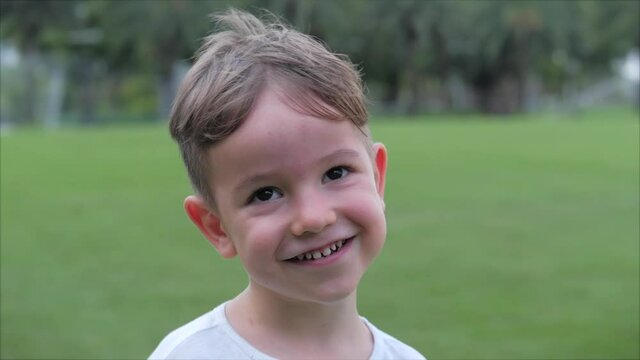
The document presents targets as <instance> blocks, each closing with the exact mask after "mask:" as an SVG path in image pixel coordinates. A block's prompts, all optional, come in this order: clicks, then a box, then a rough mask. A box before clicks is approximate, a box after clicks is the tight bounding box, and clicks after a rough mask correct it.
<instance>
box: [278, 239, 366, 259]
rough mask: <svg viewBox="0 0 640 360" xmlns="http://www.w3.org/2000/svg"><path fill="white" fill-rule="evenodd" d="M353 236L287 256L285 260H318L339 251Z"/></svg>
mask: <svg viewBox="0 0 640 360" xmlns="http://www.w3.org/2000/svg"><path fill="white" fill-rule="evenodd" d="M353 238H355V236H351V237H349V238H347V239H342V240H338V241H336V242H334V243H331V244H330V245H327V246H325V247H323V248H320V249H316V250H311V251H307V252H304V253H302V254H299V255H297V256H294V257H292V258H289V259H287V260H285V261H291V262H307V261H308V262H312V261H314V260H320V259H324V258H328V257H331V256H332V255H334V254H336V253H338V252H340V250H342V248H343V247H344V246H345V245H347V244H348V243H349V242H350V241H351V240H353Z"/></svg>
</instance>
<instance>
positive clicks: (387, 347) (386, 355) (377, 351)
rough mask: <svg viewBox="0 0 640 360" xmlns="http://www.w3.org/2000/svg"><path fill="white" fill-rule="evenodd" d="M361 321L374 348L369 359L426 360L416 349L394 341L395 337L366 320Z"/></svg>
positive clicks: (396, 340)
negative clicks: (369, 335)
mask: <svg viewBox="0 0 640 360" xmlns="http://www.w3.org/2000/svg"><path fill="white" fill-rule="evenodd" d="M362 320H363V321H364V322H365V324H367V326H368V327H369V330H370V331H371V333H372V334H373V339H374V347H373V353H372V354H371V356H370V359H421V360H426V358H425V357H424V355H422V354H420V353H419V352H418V351H417V350H416V349H414V348H412V347H411V346H409V345H407V344H405V343H403V342H402V341H400V340H398V339H396V338H395V337H393V336H391V335H389V334H387V333H385V332H384V331H382V330H380V329H378V328H377V327H376V326H375V325H373V324H372V323H370V322H369V321H368V320H367V319H366V318H362Z"/></svg>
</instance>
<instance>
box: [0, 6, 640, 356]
mask: <svg viewBox="0 0 640 360" xmlns="http://www.w3.org/2000/svg"><path fill="white" fill-rule="evenodd" d="M230 6H233V7H237V8H241V9H246V10H249V11H252V12H254V13H256V14H259V13H260V11H259V9H267V10H269V11H270V12H272V13H274V14H276V15H278V16H280V17H282V18H284V19H286V21H288V22H289V23H291V24H292V25H293V26H294V27H296V28H297V29H300V30H302V31H304V32H307V33H310V34H312V35H314V36H317V37H318V38H320V39H322V40H323V41H324V42H326V43H327V44H328V46H329V47H330V48H331V49H333V50H334V51H337V52H340V53H344V54H347V55H349V56H350V58H351V59H352V60H353V61H354V62H355V63H356V64H358V65H359V66H360V67H361V69H362V72H363V75H364V80H365V82H366V85H367V91H368V95H369V98H370V108H371V121H372V129H373V132H374V135H375V137H376V138H377V139H378V140H380V141H383V142H384V143H385V144H386V145H387V147H388V149H389V152H390V165H389V178H388V184H387V192H386V203H387V217H388V226H389V234H388V240H387V244H386V245H385V249H384V250H383V253H382V255H381V256H380V258H379V259H378V260H377V261H376V262H375V263H374V265H373V266H372V267H371V269H370V271H369V272H368V274H367V275H366V276H365V278H364V280H363V282H362V285H361V288H360V290H359V307H360V310H361V313H362V314H363V315H364V316H366V317H367V318H369V319H370V320H371V321H372V322H374V323H375V324H376V325H378V326H379V327H380V328H382V329H383V330H386V331H388V332H390V333H391V334H393V335H395V336H397V337H398V338H400V339H401V340H403V341H405V342H407V343H409V344H411V345H413V346H414V347H416V348H417V349H418V350H420V351H421V352H422V353H423V354H425V355H426V356H427V357H429V359H637V358H639V357H640V341H639V340H638V339H639V336H640V331H639V328H640V318H639V316H640V315H639V310H638V309H639V307H640V295H639V285H638V284H639V282H640V274H639V273H640V268H639V263H638V261H639V260H638V259H639V251H640V250H639V242H640V240H639V236H640V235H639V220H638V218H639V215H640V214H639V201H640V198H639V196H640V195H639V186H640V179H639V166H640V165H639V162H640V159H639V156H640V155H639V151H640V149H639V141H640V140H639V137H640V129H639V120H638V118H639V104H640V98H639V96H640V95H639V92H638V88H639V78H640V75H639V73H640V60H639V55H638V51H639V50H638V49H639V48H640V24H639V23H640V19H639V15H638V14H640V9H639V7H640V2H638V1H513V2H510V1H408V0H406V1H402V0H400V1H382V0H378V1H364V0H362V1H360V0H347V1H337V0H335V1H319V0H318V1H309V0H299V1H295V0H245V1H243V0H238V1H178V0H160V1H141V0H137V1H127V2H125V1H98V0H96V1H72V0H69V1H15V0H2V1H1V2H0V71H1V72H0V86H1V87H0V129H1V134H2V135H1V137H0V150H1V152H0V160H1V162H0V170H1V172H0V241H1V242H0V245H1V247H0V250H1V251H0V267H1V273H0V276H1V283H0V286H1V288H0V290H1V293H0V295H1V299H0V300H1V302H0V307H1V318H0V332H1V333H0V357H1V358H2V359H13V358H15V359H40V358H42V359H45V358H57V359H60V358H65V359H113V358H122V359H124V358H126V359H130V358H145V357H146V356H148V355H149V354H150V352H151V351H152V350H153V348H154V347H155V346H156V345H157V343H158V342H159V341H160V340H161V338H162V337H163V336H164V335H165V334H166V333H167V332H168V331H170V330H172V329H173V328H175V327H177V326H179V325H181V324H183V323H185V322H186V321H189V320H191V319H193V318H195V317H196V316H198V315H200V314H202V313H204V312H206V311H208V310H210V309H211V308H213V307H214V306H215V305H217V304H218V303H220V302H222V301H224V300H227V299H229V298H230V297H232V296H233V295H234V294H236V293H237V292H239V291H240V290H241V289H242V288H243V287H244V285H245V284H246V275H245V274H244V273H243V271H242V269H241V267H240V265H239V263H238V262H237V261H227V260H223V259H222V258H221V257H219V256H218V255H217V254H216V253H215V251H214V250H213V248H212V247H211V246H210V245H209V244H208V243H207V242H206V241H205V240H204V239H203V238H202V237H201V235H200V234H199V233H198V231H197V229H196V228H195V227H194V226H193V225H192V224H190V222H189V220H188V219H187V217H186V215H185V214H184V213H183V210H182V207H181V203H182V200H183V198H184V197H185V196H186V195H187V194H189V193H190V187H189V184H188V179H187V176H186V172H185V171H184V169H183V165H182V163H181V160H180V158H179V154H178V150H177V147H176V146H175V144H174V143H172V141H171V139H170V138H169V135H168V130H167V117H168V112H169V109H170V106H171V101H172V98H173V95H174V93H175V91H176V88H177V86H178V85H179V83H180V79H181V78H182V76H184V74H185V72H186V71H187V70H188V68H189V66H190V63H191V61H192V55H193V53H194V51H195V50H196V49H197V48H198V46H199V43H200V39H201V38H202V37H203V36H205V35H206V34H207V33H208V32H210V31H211V30H212V23H211V21H210V19H209V18H208V16H207V14H209V13H211V12H214V11H219V10H224V9H227V8H229V7H230Z"/></svg>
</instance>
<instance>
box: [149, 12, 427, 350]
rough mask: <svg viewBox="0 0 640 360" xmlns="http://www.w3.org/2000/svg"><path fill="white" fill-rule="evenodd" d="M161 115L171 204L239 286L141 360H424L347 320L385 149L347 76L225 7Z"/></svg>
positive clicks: (377, 216)
mask: <svg viewBox="0 0 640 360" xmlns="http://www.w3.org/2000/svg"><path fill="white" fill-rule="evenodd" d="M217 20H218V22H219V25H226V26H227V27H228V28H229V30H227V31H222V32H219V33H216V34H213V35H211V36H209V37H208V38H207V39H206V41H205V43H204V45H203V47H202V49H201V50H200V53H199V56H198V59H197V61H196V62H195V64H194V65H193V67H192V69H191V70H190V71H189V73H188V74H187V76H186V78H185V80H184V82H183V84H182V87H181V89H180V91H179V92H178V95H177V97H176V102H175V105H174V108H173V113H172V116H171V123H170V129H171V135H172V136H173V138H174V139H175V140H176V141H177V142H178V144H179V146H180V150H181V152H182V156H183V160H184V162H185V164H186V167H187V170H188V173H189V176H190V179H191V182H192V184H193V187H194V189H195V190H196V193H197V195H195V196H189V197H187V198H186V200H185V202H184V207H185V210H186V212H187V214H188V215H189V217H190V219H191V220H192V221H193V222H194V224H195V225H196V226H197V227H198V228H199V229H200V231H201V232H202V233H203V234H204V236H205V237H206V238H207V239H208V240H209V241H210V242H211V244H213V246H214V247H215V249H216V250H217V251H218V252H219V253H220V254H221V255H222V256H223V257H224V258H232V257H234V256H236V255H237V256H238V257H239V258H240V261H241V262H242V264H243V266H244V267H245V269H246V271H247V274H248V275H249V285H248V286H247V288H246V289H245V290H244V291H243V292H242V293H241V294H239V295H238V296H237V297H235V298H234V299H232V300H230V301H228V302H226V303H224V304H222V305H219V306H218V307H216V308H215V309H214V310H212V311H211V312H209V313H207V314H205V315H203V316H201V317H199V318H197V319H195V320H193V321H192V322H190V323H188V324H187V325H184V326H183V327H181V328H179V329H177V330H175V331H173V332H172V333H171V334H169V335H168V336H167V337H166V338H165V339H164V340H163V341H162V342H161V343H160V345H159V346H158V348H157V349H156V350H155V351H154V352H153V354H151V358H153V359H176V358H180V359H202V358H209V359H214V358H225V359H241V358H250V359H272V358H281V359H282V358H289V359H368V358H371V359H392V358H396V359H424V357H423V356H422V355H420V354H419V353H418V352H417V351H416V350H414V349H412V348H411V347H409V346H407V345H405V344H403V343H401V342H400V341H398V340H396V339H395V338H393V337H391V336H389V335H387V334H385V333H383V332H382V331H380V330H378V329H377V328H375V327H374V326H373V325H372V324H371V323H369V322H368V321H367V320H366V319H364V318H362V317H360V316H359V315H358V311H357V308H356V288H357V285H358V282H359V281H360V278H361V277H362V275H363V274H364V272H365V271H366V269H367V267H368V266H369V264H370V263H371V262H372V261H373V259H374V258H375V257H376V256H377V255H378V253H379V252H380V249H381V248H382V245H383V243H384V240H385V236H386V223H385V217H384V202H383V194H384V181H385V172H386V166H387V153H386V149H385V147H384V146H383V145H382V144H379V143H375V144H374V143H373V142H372V141H371V137H370V134H369V130H368V127H367V111H366V109H365V106H364V96H363V91H362V86H361V82H360V77H359V74H358V72H357V71H356V70H355V69H354V67H353V66H352V65H351V63H350V62H349V61H348V60H347V59H345V58H343V57H339V56H337V55H335V54H333V53H331V52H329V51H328V50H327V49H326V48H325V47H324V46H322V45H321V44H319V43H318V42H317V41H315V40H313V39H312V38H310V37H309V36H306V35H303V34H301V33H299V32H297V31H294V30H290V29H288V28H286V27H285V26H283V25H281V24H278V23H276V24H271V25H265V24H263V23H262V22H261V21H260V20H258V19H257V18H255V17H254V16H252V15H249V14H247V13H243V12H239V11H235V10H231V11H228V12H227V13H225V14H223V15H220V16H217Z"/></svg>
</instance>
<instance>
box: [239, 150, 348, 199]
mask: <svg viewBox="0 0 640 360" xmlns="http://www.w3.org/2000/svg"><path fill="white" fill-rule="evenodd" d="M358 157H360V153H359V152H357V151H356V150H353V149H338V150H336V151H334V152H331V153H329V154H327V155H324V156H323V157H321V158H320V159H318V160H317V162H320V163H322V162H328V161H329V160H331V159H333V158H358ZM273 173H274V171H266V172H264V173H258V174H254V175H251V176H249V177H247V178H245V179H243V180H242V181H240V182H239V183H238V185H237V186H235V187H234V190H235V191H239V190H242V189H243V188H244V187H247V186H249V185H251V184H253V183H257V182H260V181H263V180H266V179H268V178H270V177H272V176H273Z"/></svg>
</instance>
